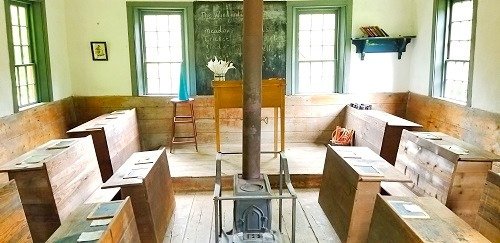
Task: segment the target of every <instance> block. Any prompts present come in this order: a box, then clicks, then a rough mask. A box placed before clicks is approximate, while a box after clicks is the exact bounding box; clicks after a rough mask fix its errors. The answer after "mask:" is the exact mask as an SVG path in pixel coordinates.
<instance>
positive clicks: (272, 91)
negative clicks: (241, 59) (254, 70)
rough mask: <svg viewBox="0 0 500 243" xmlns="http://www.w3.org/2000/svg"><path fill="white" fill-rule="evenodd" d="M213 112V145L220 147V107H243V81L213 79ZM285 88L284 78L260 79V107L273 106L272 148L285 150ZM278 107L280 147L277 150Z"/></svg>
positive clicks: (218, 150) (218, 149)
mask: <svg viewBox="0 0 500 243" xmlns="http://www.w3.org/2000/svg"><path fill="white" fill-rule="evenodd" d="M212 87H213V88H214V100H215V104H214V112H215V145H216V149H217V152H221V149H220V115H219V114H220V113H219V112H220V109H228V108H242V107H243V81H241V80H232V81H213V82H212ZM285 88H286V82H285V80H284V79H266V80H262V94H261V95H262V108H270V107H274V150H275V151H285ZM278 108H279V117H280V122H279V130H280V146H281V147H280V149H281V150H278Z"/></svg>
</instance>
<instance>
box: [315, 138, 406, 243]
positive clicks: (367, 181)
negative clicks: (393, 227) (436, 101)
mask: <svg viewBox="0 0 500 243" xmlns="http://www.w3.org/2000/svg"><path fill="white" fill-rule="evenodd" d="M359 165H365V166H372V168H375V169H376V170H378V172H379V175H380V176H374V175H369V174H365V173H363V170H362V168H361V167H360V166H359ZM381 181H396V182H408V181H410V179H409V178H407V177H406V176H404V175H403V174H402V173H400V172H399V171H397V170H396V169H395V168H394V167H393V166H392V165H391V164H389V163H388V162H387V161H385V160H384V159H382V158H381V157H380V156H379V155H377V154H376V153H375V152H373V151H371V150H370V149H369V148H366V147H343V146H331V145H328V146H327V152H326V159H325V166H324V170H323V177H322V180H321V187H320V191H319V199H318V202H319V204H320V206H321V208H323V211H324V212H325V214H326V216H327V218H328V220H329V221H330V223H331V224H332V226H333V227H334V228H335V232H337V234H338V236H339V238H340V239H341V240H342V242H365V241H366V237H367V236H368V230H369V227H370V220H371V215H372V210H373V205H374V204H375V197H376V195H377V193H379V192H380V182H381Z"/></svg>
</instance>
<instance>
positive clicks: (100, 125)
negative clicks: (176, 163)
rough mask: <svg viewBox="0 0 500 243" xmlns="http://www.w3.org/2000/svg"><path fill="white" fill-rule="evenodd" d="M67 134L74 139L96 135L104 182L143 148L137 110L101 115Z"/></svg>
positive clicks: (94, 139)
mask: <svg viewBox="0 0 500 243" xmlns="http://www.w3.org/2000/svg"><path fill="white" fill-rule="evenodd" d="M67 134H68V136H69V137H73V138H75V137H85V136H88V135H91V136H92V140H93V141H94V147H95V151H96V155H97V160H98V161H99V168H100V170H101V176H102V180H103V181H107V180H108V179H109V178H110V177H111V175H113V173H114V172H115V171H116V170H118V168H120V166H121V165H122V164H123V163H124V162H125V160H127V158H128V157H129V156H130V155H131V154H132V153H134V152H137V151H140V149H141V143H140V137H139V128H138V125H137V116H136V111H135V109H131V110H122V111H114V112H112V113H110V114H105V115H102V116H99V117H97V118H95V119H92V120H91V121H89V122H86V123H84V124H82V125H80V126H78V127H75V128H73V129H71V130H69V131H68V132H67Z"/></svg>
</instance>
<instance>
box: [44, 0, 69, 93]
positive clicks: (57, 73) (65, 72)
mask: <svg viewBox="0 0 500 243" xmlns="http://www.w3.org/2000/svg"><path fill="white" fill-rule="evenodd" d="M65 2H66V1H65V0H50V1H45V8H46V14H47V32H48V38H49V53H50V54H49V55H50V72H51V77H52V91H53V97H54V100H59V99H63V98H66V97H68V96H71V95H72V94H73V90H72V87H71V75H70V66H69V56H68V40H67V38H66V30H67V28H66V11H65Z"/></svg>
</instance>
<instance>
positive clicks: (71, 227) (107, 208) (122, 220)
mask: <svg viewBox="0 0 500 243" xmlns="http://www.w3.org/2000/svg"><path fill="white" fill-rule="evenodd" d="M98 219H103V220H107V222H105V223H102V225H97V226H91V224H92V223H96V222H97V220H98ZM84 232H85V233H86V232H102V233H101V234H98V235H99V236H98V237H96V238H97V239H96V240H93V241H90V242H106V243H118V242H123V243H132V242H140V239H139V233H138V232H137V223H136V221H135V218H134V213H133V210H132V204H131V203H130V198H128V197H127V198H125V199H124V200H120V201H113V202H107V203H94V204H83V205H81V206H80V207H78V208H77V209H75V210H74V212H73V213H72V214H71V215H70V216H69V217H68V218H67V219H66V220H64V221H63V222H62V224H61V227H59V229H57V231H56V232H54V234H53V235H52V236H51V237H50V238H49V239H48V240H47V242H50V243H52V242H54V243H55V242H77V240H78V239H79V238H80V237H81V235H82V233H84Z"/></svg>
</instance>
